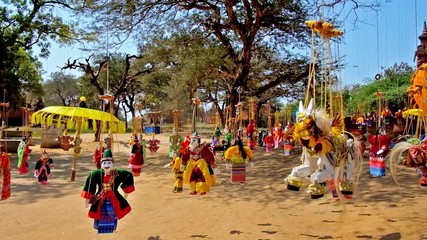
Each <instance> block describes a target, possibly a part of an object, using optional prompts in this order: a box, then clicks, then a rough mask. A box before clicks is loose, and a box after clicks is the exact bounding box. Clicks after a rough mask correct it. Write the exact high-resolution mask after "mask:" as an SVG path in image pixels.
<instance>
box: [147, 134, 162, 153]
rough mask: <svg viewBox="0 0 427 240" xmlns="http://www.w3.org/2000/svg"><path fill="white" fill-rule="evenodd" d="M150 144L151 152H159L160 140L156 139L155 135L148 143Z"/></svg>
mask: <svg viewBox="0 0 427 240" xmlns="http://www.w3.org/2000/svg"><path fill="white" fill-rule="evenodd" d="M147 143H148V150H150V152H157V149H159V144H160V140H159V139H157V138H156V137H155V135H154V134H153V137H152V138H151V139H149V140H148V141H147Z"/></svg>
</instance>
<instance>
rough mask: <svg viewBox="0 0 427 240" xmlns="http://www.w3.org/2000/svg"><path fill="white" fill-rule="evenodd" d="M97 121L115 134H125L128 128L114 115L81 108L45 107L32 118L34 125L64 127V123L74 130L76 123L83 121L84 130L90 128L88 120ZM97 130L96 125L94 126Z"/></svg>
mask: <svg viewBox="0 0 427 240" xmlns="http://www.w3.org/2000/svg"><path fill="white" fill-rule="evenodd" d="M89 119H91V120H97V121H101V122H102V126H103V129H108V130H110V131H111V132H115V133H124V132H125V131H126V126H125V124H124V123H123V122H121V121H120V120H119V119H118V118H116V117H115V116H114V115H113V114H111V113H107V112H103V111H99V110H95V109H90V108H81V107H67V106H50V107H45V108H43V109H41V110H39V111H37V112H35V113H33V114H32V116H31V123H32V124H46V125H49V126H51V125H55V124H56V125H57V126H58V127H62V126H61V125H62V123H64V122H66V123H67V124H66V126H67V128H73V127H74V125H75V124H74V123H76V122H79V121H81V123H82V124H81V126H82V127H83V128H87V127H88V120H89ZM93 127H94V128H95V129H94V130H96V124H93Z"/></svg>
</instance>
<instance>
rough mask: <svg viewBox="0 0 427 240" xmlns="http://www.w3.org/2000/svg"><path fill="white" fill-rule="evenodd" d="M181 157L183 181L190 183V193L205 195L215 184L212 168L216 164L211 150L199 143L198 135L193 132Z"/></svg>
mask: <svg viewBox="0 0 427 240" xmlns="http://www.w3.org/2000/svg"><path fill="white" fill-rule="evenodd" d="M181 157H182V159H181V160H182V164H183V165H185V171H184V175H183V178H184V183H187V184H189V185H190V194H191V195H196V194H197V193H199V194H200V195H205V194H206V193H207V192H209V191H210V188H211V186H213V185H214V184H215V176H214V170H213V169H214V168H216V164H215V157H214V155H213V152H212V151H211V150H210V149H209V147H208V146H206V144H201V139H200V137H199V135H198V134H197V133H194V134H193V135H192V136H191V140H190V144H189V146H188V147H187V149H185V150H184V152H183V153H182V156H181Z"/></svg>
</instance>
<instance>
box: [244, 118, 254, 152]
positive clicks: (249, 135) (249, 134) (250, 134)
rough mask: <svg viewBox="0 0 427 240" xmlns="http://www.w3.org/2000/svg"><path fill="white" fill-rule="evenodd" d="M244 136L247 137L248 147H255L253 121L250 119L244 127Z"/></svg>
mask: <svg viewBox="0 0 427 240" xmlns="http://www.w3.org/2000/svg"><path fill="white" fill-rule="evenodd" d="M246 136H247V138H248V147H250V148H251V149H255V145H256V144H255V121H254V120H253V119H251V120H250V121H249V124H248V126H247V127H246Z"/></svg>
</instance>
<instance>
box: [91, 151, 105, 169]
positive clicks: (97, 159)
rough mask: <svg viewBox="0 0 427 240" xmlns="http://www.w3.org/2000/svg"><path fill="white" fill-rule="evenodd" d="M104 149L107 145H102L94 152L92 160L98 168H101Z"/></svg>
mask: <svg viewBox="0 0 427 240" xmlns="http://www.w3.org/2000/svg"><path fill="white" fill-rule="evenodd" d="M104 151H105V147H100V148H97V149H95V152H94V153H93V156H92V162H93V164H95V165H96V168H97V169H101V159H102V155H103V153H104Z"/></svg>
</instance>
